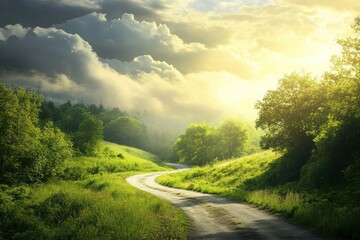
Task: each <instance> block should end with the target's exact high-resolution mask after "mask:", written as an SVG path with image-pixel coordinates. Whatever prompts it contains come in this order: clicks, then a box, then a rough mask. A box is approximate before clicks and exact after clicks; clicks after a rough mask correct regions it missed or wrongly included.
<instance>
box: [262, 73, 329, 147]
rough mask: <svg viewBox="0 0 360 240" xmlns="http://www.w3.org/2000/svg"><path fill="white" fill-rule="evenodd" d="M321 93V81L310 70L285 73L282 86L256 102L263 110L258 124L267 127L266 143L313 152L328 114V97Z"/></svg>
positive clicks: (263, 143) (263, 145)
mask: <svg viewBox="0 0 360 240" xmlns="http://www.w3.org/2000/svg"><path fill="white" fill-rule="evenodd" d="M320 93H321V91H320V84H319V83H318V82H317V81H316V80H315V79H313V78H311V76H310V75H309V74H299V73H292V74H290V75H285V76H284V78H282V79H281V80H280V81H279V87H278V89H276V90H272V91H268V93H267V94H266V95H265V97H264V98H263V100H262V101H259V102H257V104H256V106H255V107H256V109H258V110H259V117H258V119H257V120H256V127H257V128H260V129H263V130H264V131H265V135H264V137H263V138H262V140H261V145H262V147H263V148H273V149H275V150H279V151H291V150H296V149H302V151H306V152H308V153H310V151H311V149H313V148H314V143H313V139H314V137H315V132H316V130H317V129H319V126H320V125H321V124H322V120H321V119H323V116H326V115H325V114H324V113H323V111H324V109H323V106H324V103H325V102H326V99H325V98H323V97H322V94H320Z"/></svg>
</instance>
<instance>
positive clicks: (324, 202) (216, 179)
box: [158, 151, 360, 239]
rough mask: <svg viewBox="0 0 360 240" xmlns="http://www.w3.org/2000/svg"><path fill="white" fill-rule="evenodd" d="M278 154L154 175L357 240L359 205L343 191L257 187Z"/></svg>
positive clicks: (292, 185)
mask: <svg viewBox="0 0 360 240" xmlns="http://www.w3.org/2000/svg"><path fill="white" fill-rule="evenodd" d="M279 157H280V155H278V154H275V153H272V152H269V151H265V152H262V153H257V154H254V155H250V156H247V157H243V158H239V159H233V160H228V161H225V162H219V163H216V164H212V165H207V166H204V167H196V168H193V169H191V170H189V171H186V172H180V173H176V174H170V175H165V176H161V177H160V178H158V182H160V183H161V184H164V185H167V186H172V187H176V188H182V189H190V190H194V191H199V192H206V193H214V194H219V195H222V196H225V197H228V198H231V199H235V200H240V201H245V202H248V203H251V204H254V205H256V206H258V207H260V208H264V209H268V210H270V211H271V212H273V213H275V214H280V215H282V216H285V217H287V218H289V219H291V220H292V221H294V222H297V223H299V224H302V225H304V226H308V227H309V228H311V229H313V230H316V231H318V232H321V233H323V234H325V235H327V236H330V237H340V238H349V239H360V230H359V227H358V226H360V217H359V216H360V207H359V202H358V201H357V200H356V199H355V200H353V201H351V199H350V200H349V199H348V198H346V197H345V196H346V195H349V194H351V193H349V192H348V191H347V190H339V189H337V190H336V193H337V194H335V196H333V195H334V194H328V195H329V196H328V195H327V194H324V193H319V192H299V191H298V189H297V187H296V183H287V184H285V185H282V186H277V187H273V186H270V185H269V186H266V184H265V185H264V184H262V185H260V186H259V183H258V182H257V179H259V177H260V178H261V177H262V176H264V175H266V173H267V171H268V170H269V169H270V167H271V166H272V163H275V162H276V161H278V159H279Z"/></svg>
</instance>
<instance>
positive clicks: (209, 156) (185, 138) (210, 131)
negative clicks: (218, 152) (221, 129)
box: [175, 123, 215, 165]
mask: <svg viewBox="0 0 360 240" xmlns="http://www.w3.org/2000/svg"><path fill="white" fill-rule="evenodd" d="M214 140H215V129H214V128H212V127H211V126H210V125H208V124H206V123H198V124H191V125H190V126H189V127H188V128H187V129H186V132H185V134H183V135H180V137H179V138H178V140H177V142H176V143H175V149H176V151H177V152H178V154H179V155H180V161H182V162H186V163H190V164H197V165H204V164H205V163H208V162H211V161H212V160H214V149H215V147H214V142H215V141H214Z"/></svg>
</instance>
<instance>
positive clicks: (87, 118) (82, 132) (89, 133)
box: [73, 113, 104, 156]
mask: <svg viewBox="0 0 360 240" xmlns="http://www.w3.org/2000/svg"><path fill="white" fill-rule="evenodd" d="M81 119H82V121H81V122H80V124H79V131H77V132H75V133H73V141H74V147H75V148H76V149H78V150H80V152H81V153H83V154H85V155H87V156H93V155H96V153H97V151H98V148H99V144H100V142H101V140H102V139H103V128H104V127H103V122H102V121H101V120H100V119H98V118H96V117H95V116H93V115H91V114H89V113H83V114H82V116H81Z"/></svg>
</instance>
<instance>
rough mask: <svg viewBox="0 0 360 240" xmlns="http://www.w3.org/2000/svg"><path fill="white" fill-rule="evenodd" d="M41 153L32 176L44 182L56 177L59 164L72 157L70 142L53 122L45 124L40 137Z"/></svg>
mask: <svg viewBox="0 0 360 240" xmlns="http://www.w3.org/2000/svg"><path fill="white" fill-rule="evenodd" d="M40 143H41V151H40V154H39V156H38V160H37V161H36V166H35V168H34V169H35V170H36V172H35V171H34V170H33V172H34V173H33V175H35V176H36V178H37V180H41V181H46V180H48V179H50V178H51V177H54V176H56V174H57V172H58V170H59V166H60V164H61V163H62V162H63V161H64V160H65V159H68V158H70V157H72V155H73V149H72V142H71V141H70V139H69V138H68V137H66V136H65V134H64V133H63V132H61V130H60V129H58V128H56V127H54V124H53V122H50V121H49V122H47V123H46V124H45V126H44V128H43V130H42V132H41V135H40Z"/></svg>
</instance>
